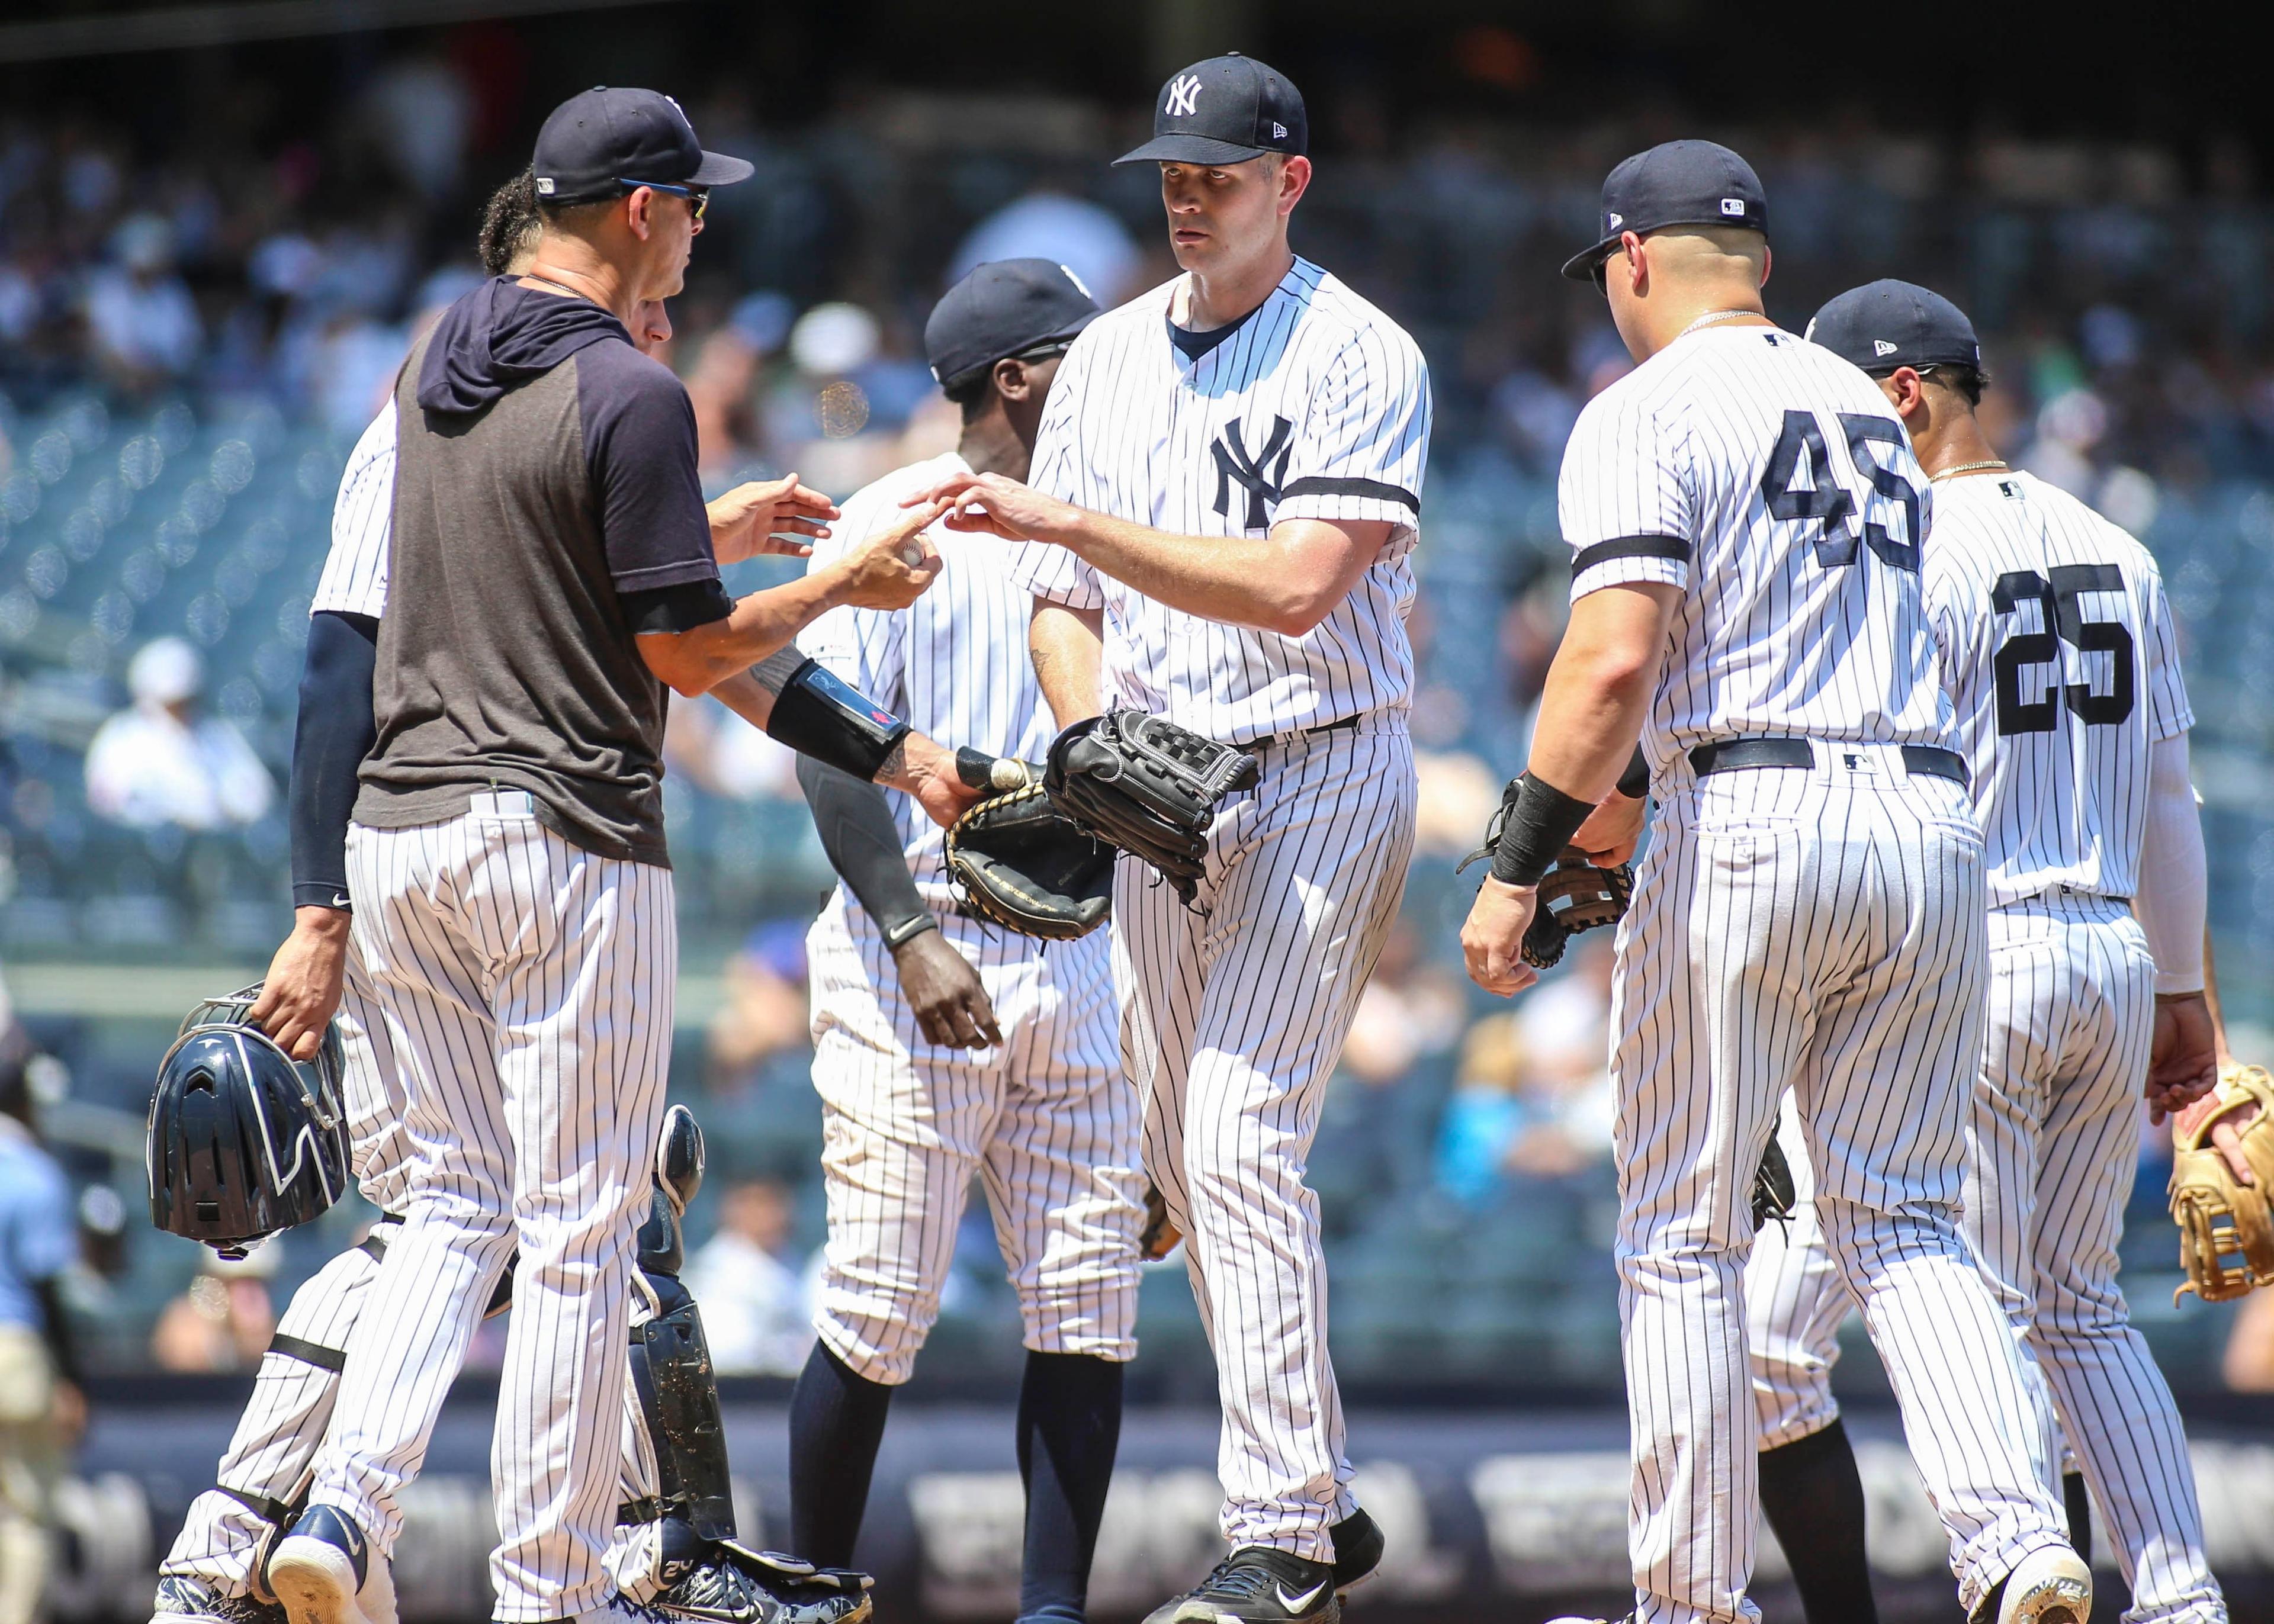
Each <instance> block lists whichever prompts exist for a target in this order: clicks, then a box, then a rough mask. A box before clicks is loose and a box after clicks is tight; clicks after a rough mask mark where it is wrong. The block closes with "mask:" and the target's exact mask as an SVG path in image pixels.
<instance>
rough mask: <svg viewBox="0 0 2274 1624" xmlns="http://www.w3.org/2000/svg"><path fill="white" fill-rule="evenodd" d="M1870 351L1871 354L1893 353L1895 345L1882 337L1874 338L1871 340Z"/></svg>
mask: <svg viewBox="0 0 2274 1624" xmlns="http://www.w3.org/2000/svg"><path fill="white" fill-rule="evenodd" d="M1871 353H1872V354H1873V355H1893V354H1894V353H1895V347H1894V345H1893V344H1891V343H1889V342H1887V341H1886V339H1884V338H1875V339H1873V340H1872V341H1871Z"/></svg>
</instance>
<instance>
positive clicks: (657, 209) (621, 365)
mask: <svg viewBox="0 0 2274 1624" xmlns="http://www.w3.org/2000/svg"><path fill="white" fill-rule="evenodd" d="M533 168H534V172H535V180H536V190H537V192H538V198H539V210H540V213H541V214H543V215H544V226H543V229H542V231H541V233H540V237H539V241H538V248H537V252H536V256H535V259H534V261H533V262H532V263H531V266H530V267H528V268H527V269H526V271H525V272H524V273H523V275H522V276H521V277H520V278H518V279H512V278H505V279H500V280H498V281H494V282H489V283H486V284H485V285H483V286H482V287H480V288H478V289H476V290H475V291H474V292H472V293H470V294H469V295H467V296H466V297H464V298H463V299H462V300H460V301H459V302H458V304H456V305H454V306H453V307H452V308H451V310H450V311H449V312H446V314H445V315H444V317H443V319H442V320H441V322H440V325H439V326H438V327H436V328H435V330H434V331H433V333H432V334H431V335H428V336H427V338H425V340H422V341H421V342H420V343H419V344H418V346H416V347H415V348H414V350H413V352H412V354H411V356H410V358H409V359H408V360H407V361H406V363H405V365H404V368H403V372H402V374H401V378H400V380H399V381H398V383H397V386H396V392H395V413H396V429H397V465H396V473H395V492H394V497H393V501H392V517H391V534H390V539H389V545H388V577H389V581H388V591H389V597H390V600H391V603H392V605H393V606H394V607H395V610H396V613H390V614H388V615H387V616H386V617H385V618H383V619H382V620H380V626H379V635H378V639H377V646H376V650H375V653H374V654H370V655H366V656H365V659H366V664H365V670H367V671H369V672H370V673H372V675H371V682H372V688H371V694H372V701H371V703H372V711H373V717H374V719H375V721H376V723H377V738H376V741H375V743H374V744H373V747H372V748H371V751H370V753H369V754H368V755H367V756H365V757H364V759H363V762H362V765H361V767H360V769H359V770H358V776H359V778H360V780H361V789H360V792H359V793H358V797H357V800H356V807H355V814H354V816H355V822H354V824H353V826H352V827H351V828H350V831H349V833H348V837H347V842H346V852H347V867H348V872H349V875H350V891H351V892H352V894H353V895H354V897H355V898H357V901H358V906H357V908H356V910H355V914H354V919H353V929H354V935H355V941H356V945H357V948H358V952H359V954H360V955H361V957H362V959H363V961H364V964H365V968H366V970H367V971H368V973H369V974H370V976H371V978H372V981H373V984H374V987H375V989H376V991H377V1003H378V1004H379V1008H380V1016H381V1019H382V1020H383V1022H384V1024H385V1026H386V1030H387V1034H388V1040H389V1041H390V1043H391V1044H392V1046H393V1048H394V1050H395V1056H396V1060H397V1064H398V1067H399V1071H400V1075H401V1079H402V1082H403V1092H404V1096H405V1100H404V1114H403V1122H404V1125H405V1129H406V1132H407V1134H408V1137H409V1141H410V1172H409V1177H408V1196H407V1199H406V1201H405V1203H404V1205H405V1207H406V1208H407V1213H406V1217H405V1222H404V1223H403V1227H402V1229H401V1232H400V1234H399V1235H398V1236H397V1237H396V1238H395V1241H394V1242H393V1244H391V1245H390V1246H389V1247H388V1252H387V1255H386V1257H385V1259H382V1261H381V1265H380V1269H379V1271H378V1273H377V1275H376V1276H375V1278H374V1279H373V1282H372V1283H371V1285H370V1287H369V1288H368V1293H367V1295H368V1298H369V1300H368V1301H367V1302H366V1303H365V1305H364V1312H361V1313H359V1314H358V1321H357V1325H356V1327H355V1328H354V1330H353V1332H352V1333H351V1334H350V1336H349V1338H348V1345H347V1348H346V1350H345V1351H346V1360H345V1368H344V1371H343V1379H342V1382H341V1387H340V1392H339V1395H338V1397H337V1399H336V1401H335V1416H334V1417H333V1422H332V1425H331V1428H330V1431H329V1432H328V1436H327V1438H326V1440H325V1441H324V1444H323V1446H322V1447H321V1448H320V1451H319V1453H318V1455H317V1459H316V1462H315V1466H314V1477H313V1483H312V1487H311V1489H310V1490H309V1495H308V1499H309V1509H308V1511H307V1512H306V1513H305V1515H303V1516H302V1517H301V1518H300V1520H299V1521H298V1522H297V1523H296V1524H295V1525H294V1527H293V1529H292V1530H291V1531H290V1533H289V1534H288V1535H287V1536H286V1537H285V1538H283V1539H282V1541H281V1542H279V1544H278V1545H277V1547H276V1550H275V1553H274V1555H273V1556H272V1558H271V1559H270V1562H269V1569H268V1572H269V1579H270V1583H271V1585H272V1586H273V1588H274V1590H275V1592H276V1594H277V1596H278V1598H279V1599H280V1600H282V1602H283V1603H284V1605H285V1606H286V1607H287V1609H288V1611H289V1612H290V1613H291V1615H292V1618H293V1620H294V1624H359V1621H360V1620H364V1619H365V1618H367V1617H368V1616H369V1614H368V1613H367V1611H366V1604H367V1603H368V1604H371V1605H378V1606H380V1607H382V1608H383V1607H384V1605H385V1602H386V1599H387V1593H388V1592H387V1586H386V1584H385V1582H384V1574H385V1568H386V1552H387V1550H388V1547H389V1546H390V1545H391V1544H392V1541H393V1538H394V1536H395V1532H396V1531H397V1530H398V1529H399V1525H400V1513H399V1510H398V1508H397V1506H396V1502H395V1492H396V1491H397V1490H398V1489H399V1487H400V1485H402V1484H403V1482H404V1481H405V1480H406V1479H407V1478H408V1477H409V1476H410V1473H411V1472H412V1471H414V1470H416V1467H417V1464H418V1458H419V1456H420V1455H422V1454H423V1452H424V1449H425V1440H426V1439H427V1437H428V1436H429V1435H430V1433H431V1430H432V1427H433V1421H434V1417H435V1415H436V1413H437V1411H438V1410H439V1407H440V1402H441V1399H442V1396H443V1395H444V1393H445V1392H446V1391H447V1389H448V1385H449V1382H450V1380H451V1378H452V1377H453V1376H454V1375H455V1374H456V1369H457V1365H458V1363H459V1361H460V1360H461V1359H462V1358H463V1354H464V1350H465V1347H466V1343H467V1342H468V1340H469V1339H470V1338H471V1334H472V1330H473V1327H474V1324H475V1322H476V1321H477V1320H478V1318H479V1317H480V1315H481V1312H483V1309H484V1306H485V1304H486V1303H487V1301H488V1300H489V1299H490V1297H491V1296H492V1294H493V1290H494V1288H495V1286H496V1283H497V1282H498V1280H499V1278H500V1276H501V1274H502V1272H503V1270H504V1269H505V1267H507V1265H508V1260H509V1259H517V1261H516V1280H515V1302H516V1308H517V1310H518V1312H516V1314H515V1315H514V1317H513V1323H512V1328H511V1332H510V1334H509V1335H508V1345H507V1355H506V1370H505V1380H504V1383H503V1391H502V1395H501V1413H500V1417H499V1422H498V1426H497V1432H496V1440H495V1443H494V1445H493V1476H494V1477H495V1478H496V1480H497V1492H498V1507H497V1510H498V1521H499V1524H500V1530H501V1545H500V1547H499V1550H498V1552H497V1553H495V1554H494V1555H493V1561H492V1572H493V1580H494V1582H495V1583H496V1586H497V1589H498V1592H499V1594H498V1603H497V1616H498V1617H500V1618H501V1619H504V1620H547V1619H554V1618H564V1617H572V1616H577V1615H581V1614H584V1613H595V1612H598V1611H599V1610H601V1609H603V1608H605V1607H606V1605H608V1600H607V1598H608V1595H609V1591H610V1577H609V1574H608V1571H607V1564H606V1558H607V1555H608V1552H609V1548H610V1545H611V1543H612V1540H611V1530H613V1528H614V1524H615V1522H616V1500H615V1493H614V1490H615V1486H616V1479H617V1472H616V1471H615V1470H614V1455H616V1453H617V1445H618V1442H619V1439H620V1435H621V1428H622V1425H623V1413H624V1412H623V1403H624V1399H623V1387H624V1365H623V1362H622V1361H621V1359H620V1358H619V1357H617V1356H616V1355H615V1353H614V1347H615V1346H616V1345H618V1344H619V1343H620V1342H621V1339H623V1338H624V1337H625V1336H626V1335H627V1334H628V1331H629V1312H630V1311H629V1298H630V1296H631V1291H630V1285H631V1279H630V1277H631V1275H632V1273H633V1267H632V1266H633V1264H634V1261H635V1259H636V1257H637V1256H638V1255H639V1252H640V1248H639V1247H638V1245H637V1244H636V1229H637V1228H638V1221H639V1217H640V1214H641V1210H642V1209H643V1208H644V1207H647V1206H649V1205H650V1192H651V1186H652V1182H653V1179H652V1174H653V1168H654V1158H655V1154H656V1153H655V1149H654V1147H655V1146H656V1145H657V1144H658V1142H659V1130H660V1128H661V1126H662V1110H661V1104H662V1101H661V1094H662V1076H663V1067H664V1063H665V1060H666V1056H667V1052H668V1045H669V1041H670V1034H671V1008H672V996H673V991H674V972H675V951H674V950H675V931H674V923H673V921H672V918H671V888H670V874H669V870H668V868H666V866H665V864H666V862H667V857H666V849H665V846H664V842H663V837H662V826H661V819H660V807H659V793H658V789H659V784H658V780H659V776H660V771H661V763H660V759H659V743H660V733H661V724H662V718H663V710H664V703H665V701H664V692H665V687H666V683H668V685H669V686H670V688H673V689H674V690H675V691H678V692H681V693H683V694H689V695H692V694H697V693H701V692H704V691H706V690H708V691H713V692H716V693H718V694H719V695H720V696H721V698H722V699H724V700H726V701H727V703H729V704H731V705H733V706H734V708H736V709H737V710H738V711H742V714H744V715H745V716H747V717H749V718H750V719H751V720H753V721H754V722H756V723H757V724H759V725H761V726H767V727H768V729H769V731H772V732H773V733H776V735H777V736H779V737H784V738H786V739H787V740H788V741H790V742H792V743H794V744H797V745H798V746H799V747H800V748H819V749H821V750H823V751H825V753H827V754H829V755H831V756H832V757H833V758H835V759H838V760H840V761H842V762H845V763H848V764H853V765H855V766H856V767H857V768H858V770H860V771H862V772H863V773H866V774H870V775H876V776H881V777H884V778H887V779H889V780H890V781H893V782H896V783H900V784H902V785H904V786H907V787H909V788H911V789H912V790H915V791H916V792H918V793H919V794H920V795H921V796H922V799H923V800H924V802H925V805H926V807H927V809H928V810H930V811H931V812H932V814H933V815H934V816H942V817H945V816H953V813H954V812H955V811H956V810H957V809H958V808H960V807H961V806H962V805H964V804H967V803H968V800H969V798H970V793H969V792H968V791H967V790H965V789H963V788H962V787H961V786H960V784H959V783H957V782H956V781H955V779H954V767H953V759H952V757H950V756H947V754H946V753H945V752H944V751H942V750H941V749H940V748H939V747H938V746H937V745H936V744H933V743H931V741H928V740H922V739H921V738H919V737H917V736H915V735H913V734H910V733H907V730H906V729H905V728H903V727H900V726H898V725H897V724H895V723H893V722H892V719H891V718H888V717H885V716H884V715H883V713H881V712H878V711H876V710H875V708H874V707H873V706H870V705H868V704H867V703H866V702H862V701H857V699H855V698H853V697H848V696H847V695H845V694H844V692H843V690H842V688H841V685H839V684H835V683H833V682H832V681H830V680H825V679H823V678H819V677H817V675H816V673H815V670H814V668H813V667H812V663H811V662H810V661H806V660H803V659H802V657H801V656H798V655H797V654H796V652H795V650H794V644H792V643H790V642H789V638H790V637H791V635H793V634H794V631H795V629H796V628H798V627H799V626H800V625H802V623H804V622H805V621H806V620H809V619H810V618H811V617H812V616H813V615H814V614H816V613H820V612H821V611H822V610H823V609H825V608H826V607H828V606H830V605H832V603H834V602H839V601H855V602H871V603H901V602H906V601H907V600H908V599H909V598H913V597H914V596H915V595H916V594H917V593H919V592H920V591H921V590H922V588H923V587H924V586H925V585H926V584H928V583H929V581H930V576H931V575H932V573H933V572H934V570H935V569H936V568H937V560H936V557H934V556H931V555H930V553H929V551H928V549H926V548H924V547H923V546H922V545H921V544H920V543H911V542H909V541H908V540H907V538H906V537H904V536H900V535H887V536H885V537H882V538H877V541H876V543H875V544H874V545H870V546H869V547H866V548H863V549H862V550H861V551H860V552H859V553H855V555H853V556H852V557H851V558H848V560H847V561H846V564H845V566H844V568H841V569H840V570H839V571H837V572H833V573H832V574H830V575H826V576H824V577H816V578H810V579H809V581H808V582H805V583H797V584H795V585H793V586H790V587H785V588H780V589H776V590H774V591H772V592H768V593H760V594H754V595H753V596H751V597H749V598H744V599H742V600H740V601H739V602H737V601H735V600H733V599H731V598H727V595H726V593H725V591H724V590H723V588H722V587H721V586H720V585H719V578H718V562H717V557H716V553H715V551H714V547H713V544H712V537H711V534H710V526H709V523H708V521H707V516H706V515H704V512H703V507H702V502H701V497H700V492H699V489H698V486H697V480H696V473H695V456H694V450H695V448H694V427H693V421H692V414H691V411H690V410H689V407H688V405H687V401H686V395H685V393H684V391H683V390H681V388H680V387H679V386H678V383H677V380H675V379H674V378H672V377H671V375H670V373H669V372H667V371H666V370H665V369H663V368H660V367H659V366H657V365H655V364H654V363H653V362H652V361H651V360H648V359H647V358H645V357H641V356H639V355H638V354H637V353H636V350H633V348H632V347H631V345H630V344H629V342H628V335H627V333H626V331H625V329H624V327H623V326H622V324H621V320H620V319H619V312H621V314H622V315H629V314H631V313H632V312H633V311H634V310H635V308H636V305H638V303H639V302H640V301H641V300H643V299H658V298H661V297H666V296H667V295H668V294H670V293H672V292H674V291H675V290H676V289H677V287H678V284H679V282H680V278H681V273H682V270H683V267H684V266H685V263H686V259H687V256H688V252H689V247H690V246H691V244H692V240H693V237H694V236H695V234H696V233H697V230H699V229H700V218H701V214H702V210H703V207H704V200H705V189H706V188H707V187H708V186H709V185H712V184H722V183H725V182H730V181H733V180H736V179H740V178H742V177H746V176H747V175H748V174H749V165H747V164H745V163H742V162H741V161H739V160H733V159H721V158H719V157H717V156H715V155H712V154H704V152H703V151H702V149H701V147H700V146H699V144H698V143H697V141H696V139H695V136H694V132H693V130H692V129H691V128H690V127H689V125H688V124H687V120H686V117H685V115H684V114H683V113H681V111H680V110H679V109H678V107H677V105H676V104H675V103H674V102H671V101H670V100H669V99H668V98H667V97H663V96H660V95H657V94H654V93H653V92H647V91H618V90H607V89H599V90H594V91H591V92H587V93H585V94H583V95H581V96H578V97H575V98H572V99H571V101H570V102H568V103H566V104H564V105H563V106H562V107H561V108H560V109H556V110H555V112H554V114H553V117H551V118H549V119H548V120H547V121H546V127H545V130H544V131H543V132H541V133H540V136H539V138H538V150H537V157H536V161H535V163H534V165H533ZM916 516H917V517H918V518H919V519H920V518H921V517H922V515H916ZM477 536H478V537H479V538H481V541H482V545H480V546H478V547H475V546H469V545H463V538H467V537H477ZM742 550H745V551H747V550H748V549H747V548H746V547H745V548H743V549H742ZM759 659H763V660H764V664H763V665H761V666H760V667H759V668H758V669H757V670H752V669H750V668H749V667H750V663H751V662H752V661H753V660H759ZM664 1306H665V1305H664V1304H661V1303H660V1301H658V1302H655V1303H651V1307H654V1308H662V1307H664ZM681 1306H683V1304H676V1303H674V1304H673V1305H671V1306H670V1308H669V1311H668V1312H667V1313H666V1316H665V1317H670V1315H671V1314H675V1313H676V1312H677V1310H678V1308H679V1307H681ZM646 1347H647V1350H648V1351H649V1353H650V1354H653V1353H654V1351H655V1349H656V1344H655V1343H654V1342H653V1341H652V1340H650V1341H649V1342H647V1344H646ZM373 1546H376V1547H377V1552H376V1553H373V1549H372V1547H373Z"/></svg>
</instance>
